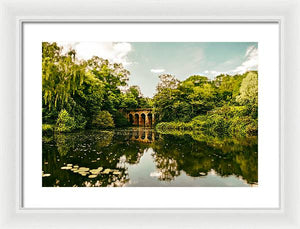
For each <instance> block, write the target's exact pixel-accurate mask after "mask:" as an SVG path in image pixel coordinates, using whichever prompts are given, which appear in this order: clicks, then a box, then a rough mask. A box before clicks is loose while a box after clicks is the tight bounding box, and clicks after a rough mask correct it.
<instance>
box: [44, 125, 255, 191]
mask: <svg viewBox="0 0 300 229" xmlns="http://www.w3.org/2000/svg"><path fill="white" fill-rule="evenodd" d="M257 151H258V149H257V138H247V139H232V138H231V139H217V138H212V137H207V136H202V135H199V134H197V133H164V134H163V133H158V132H156V131H155V130H154V129H150V128H126V129H115V130H112V131H110V130H105V131H100V130H88V131H82V132H76V133H69V134H55V135H50V136H47V135H46V136H43V156H42V160H43V162H42V163H43V166H42V169H43V171H42V177H43V178H42V179H43V180H42V181H43V182H42V184H43V187H171V186H173V187H192V186H194V187H243V186H244V187H247V186H257V184H258V155H257Z"/></svg>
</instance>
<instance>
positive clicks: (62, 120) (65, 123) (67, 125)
mask: <svg viewBox="0 0 300 229" xmlns="http://www.w3.org/2000/svg"><path fill="white" fill-rule="evenodd" d="M75 129H76V122H75V119H74V118H73V117H71V116H70V115H69V113H68V112H67V111H66V110H65V109H63V110H61V111H60V113H59V115H58V119H57V122H56V130H57V131H58V132H70V131H73V130H75Z"/></svg>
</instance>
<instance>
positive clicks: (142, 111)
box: [125, 108, 155, 127]
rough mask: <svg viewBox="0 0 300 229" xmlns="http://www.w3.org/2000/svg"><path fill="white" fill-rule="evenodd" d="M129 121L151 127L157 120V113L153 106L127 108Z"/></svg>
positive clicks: (136, 124)
mask: <svg viewBox="0 0 300 229" xmlns="http://www.w3.org/2000/svg"><path fill="white" fill-rule="evenodd" d="M125 113H126V117H127V119H128V121H129V122H130V123H131V124H132V125H134V126H146V127H151V126H152V125H154V122H155V113H154V112H153V109H152V108H136V109H132V110H126V111H125Z"/></svg>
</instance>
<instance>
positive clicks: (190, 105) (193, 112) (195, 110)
mask: <svg viewBox="0 0 300 229" xmlns="http://www.w3.org/2000/svg"><path fill="white" fill-rule="evenodd" d="M161 79H162V81H161V82H160V85H158V87H157V91H158V93H157V94H156V95H155V97H154V106H155V109H156V112H157V114H158V115H159V116H158V120H159V122H160V123H159V124H158V125H157V126H156V128H157V130H159V131H166V130H168V131H170V130H180V131H190V130H194V131H201V132H203V133H206V134H209V135H212V136H218V137H223V136H256V135H257V130H258V123H257V115H258V74H257V72H255V71H251V72H246V73H245V74H243V75H234V76H230V75H220V76H217V77H216V79H215V80H209V79H208V78H207V77H203V76H191V77H189V78H188V79H186V80H185V81H183V82H179V81H178V80H176V79H175V78H174V77H172V76H170V75H168V76H163V77H161ZM170 85H171V87H170Z"/></svg>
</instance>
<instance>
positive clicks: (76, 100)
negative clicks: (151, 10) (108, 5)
mask: <svg viewBox="0 0 300 229" xmlns="http://www.w3.org/2000/svg"><path fill="white" fill-rule="evenodd" d="M279 26H280V25H279V23H278V22H265V23H247V24H237V23H180V24H178V23H140V24H136V23H116V22H115V23H94V24H89V23H81V24H79V23H72V24H69V23H61V24H57V23H55V24H52V23H47V24H45V23H39V24H36V23H30V24H27V23H26V22H25V23H23V25H22V36H23V39H24V42H23V58H24V59H23V69H24V71H23V84H24V88H23V92H24V105H23V110H24V119H23V120H24V126H23V128H24V129H23V131H24V132H23V133H24V136H23V141H24V151H23V168H24V169H23V174H24V175H23V176H24V181H23V187H22V188H23V192H24V193H23V200H22V203H23V205H24V207H25V208H69V207H77V208H91V207H92V208H120V209H122V208H134V209H137V208H154V209H168V208H177V209H180V208H186V209H197V208H198V209H201V208H204V209H206V208H207V209H209V208H230V209H231V208H232V209H234V208H243V209H251V208H256V209H260V208H263V209H264V208H266V209H278V208H279V207H280V201H279V195H280V189H279V187H280V186H279V182H280V180H279V155H280V154H279V144H273V142H274V140H275V141H276V142H279V113H278V109H279V103H273V98H274V97H278V96H279V44H280V43H279V42H280V40H279ZM78 31H81V32H80V33H78ZM101 31H108V33H106V34H103V32H101ZM134 31H140V33H138V34H136V33H135V32H134ZM178 31H182V33H180V34H179V33H178ZM200 31H201V33H200ZM213 31H219V32H220V33H221V34H223V32H222V31H227V34H226V36H217V34H215V33H214V32H213ZM235 31H240V32H239V33H237V32H235ZM241 31H242V32H241ZM156 33H159V34H160V36H157V35H156ZM133 34H135V35H134V36H132V35H133ZM187 34H188V35H187ZM239 34H240V35H239ZM91 37H92V38H93V40H89V39H90V38H91ZM72 39H73V41H72ZM269 77H272V81H271V83H270V80H269ZM270 117H272V118H270ZM37 139H39V140H40V141H39V143H37ZM41 149H42V150H41ZM38 152H39V153H38ZM271 152H272V159H273V160H272V161H271V162H270V161H269V160H268V158H269V153H271ZM38 155H39V156H38ZM38 171H40V172H41V174H39V173H38ZM275 174H277V176H276V175H275ZM180 193H185V194H184V195H183V196H182V198H178V199H177V200H176V201H174V199H175V197H176V196H179V195H180ZM123 195H126V196H128V197H130V196H132V197H133V196H135V197H138V198H137V199H139V201H133V200H132V198H128V199H127V200H123V201H120V200H119V199H118V198H116V199H114V198H113V196H123ZM199 195H200V196H199ZM84 196H88V198H87V197H85V198H84ZM143 196H149V198H147V199H144V198H142V197H143ZM151 196H153V197H151ZM216 196H218V198H217V200H216ZM246 197H247V198H246ZM74 199H77V201H76V203H74V202H73V200H74Z"/></svg>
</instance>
